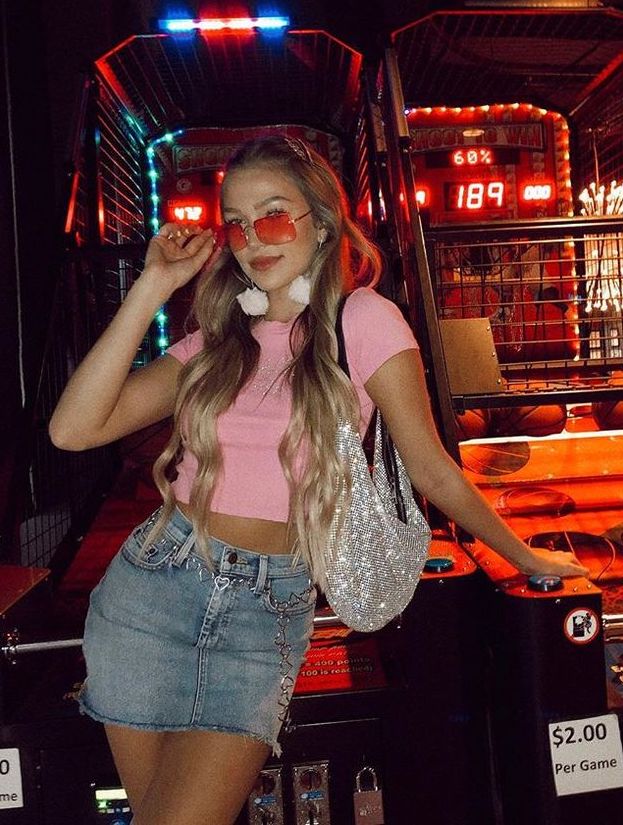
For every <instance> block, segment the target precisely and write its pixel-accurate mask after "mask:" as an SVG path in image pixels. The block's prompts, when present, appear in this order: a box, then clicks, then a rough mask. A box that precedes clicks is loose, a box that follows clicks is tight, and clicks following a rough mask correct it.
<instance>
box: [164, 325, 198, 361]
mask: <svg viewBox="0 0 623 825" xmlns="http://www.w3.org/2000/svg"><path fill="white" fill-rule="evenodd" d="M202 349H203V336H202V335H201V330H200V329H198V330H197V331H196V332H191V333H190V334H189V335H186V336H185V337H184V338H182V339H180V340H179V341H177V343H175V344H173V345H172V346H170V347H169V348H168V349H166V350H165V352H166V354H167V355H172V356H173V358H176V359H177V360H178V361H181V362H182V364H185V363H186V362H187V361H190V359H191V358H192V357H193V355H196V354H197V353H198V352H201V350H202Z"/></svg>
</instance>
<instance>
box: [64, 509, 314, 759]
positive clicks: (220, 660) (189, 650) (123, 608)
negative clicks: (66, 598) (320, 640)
mask: <svg viewBox="0 0 623 825" xmlns="http://www.w3.org/2000/svg"><path fill="white" fill-rule="evenodd" d="M157 516H158V511H157V512H156V513H154V514H153V515H152V516H150V518H148V519H147V520H146V521H145V522H143V523H142V524H140V525H139V526H138V527H137V528H136V529H135V530H134V531H133V532H132V533H131V535H130V536H129V537H128V538H127V540H126V541H125V542H124V544H123V546H122V547H121V549H120V551H119V553H118V554H117V555H116V556H115V558H114V559H113V560H112V562H111V563H110V565H109V567H108V569H107V571H106V573H105V575H104V577H103V578H102V580H101V581H100V583H99V584H98V585H97V587H96V588H95V589H94V590H93V592H92V594H91V600H90V607H89V612H88V615H87V619H86V624H85V631H84V642H83V651H84V656H85V659H86V665H87V678H86V681H85V683H84V685H83V688H82V690H81V693H80V706H81V709H82V711H83V712H84V713H86V714H88V715H89V716H91V717H93V718H94V719H96V720H98V721H100V722H106V723H111V724H116V725H127V726H129V727H132V728H140V729H143V730H154V731H178V730H192V729H204V730H215V731H224V732H227V733H234V734H240V735H243V736H249V737H251V738H254V739H258V740H260V741H262V742H265V743H267V744H268V745H270V747H271V748H272V749H273V752H274V753H275V754H277V755H278V754H279V752H280V748H279V745H278V744H277V737H278V734H279V731H280V729H281V726H282V723H283V721H284V720H285V718H286V714H287V708H288V704H289V702H290V699H291V696H292V691H293V688H294V682H295V680H296V676H297V673H298V671H299V668H300V666H301V664H302V661H303V658H304V655H305V652H306V650H307V648H308V647H309V639H310V636H311V632H312V627H313V616H314V605H315V600H316V591H315V588H314V586H313V584H312V582H311V580H310V576H309V570H308V568H307V566H306V565H305V564H304V563H303V562H301V561H296V562H295V563H294V560H293V557H292V556H291V555H278V554H261V553H255V552H251V551H249V550H244V549H241V548H239V547H232V546H230V545H228V544H225V543H223V542H222V541H219V540H216V539H211V540H210V553H211V560H212V567H210V565H208V564H206V561H205V559H204V558H203V557H202V556H201V555H200V554H199V552H198V551H197V550H196V547H195V541H194V536H193V532H192V525H191V524H190V522H189V521H188V520H187V519H186V517H185V516H184V515H183V514H182V513H181V512H180V511H179V510H177V509H176V510H175V511H174V514H173V516H172V517H171V519H170V521H169V522H168V524H167V525H166V526H165V528H164V531H163V532H162V533H161V535H160V537H158V538H157V539H156V541H155V542H154V543H149V544H146V542H145V537H146V536H147V534H148V533H149V530H150V528H151V526H152V525H153V523H154V521H155V519H156V518H157Z"/></svg>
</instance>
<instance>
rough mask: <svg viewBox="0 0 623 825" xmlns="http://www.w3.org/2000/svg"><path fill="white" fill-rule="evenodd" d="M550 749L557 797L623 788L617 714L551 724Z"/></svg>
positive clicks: (621, 751)
mask: <svg viewBox="0 0 623 825" xmlns="http://www.w3.org/2000/svg"><path fill="white" fill-rule="evenodd" d="M549 748H550V753H551V756H552V770H553V772H554V782H555V783H556V793H557V795H558V796H568V795H569V794H575V793H587V792H589V791H601V790H604V789H606V788H620V787H623V749H622V748H621V733H620V731H619V722H618V719H617V716H616V714H614V713H610V714H607V715H605V716H592V717H590V718H588V719H572V720H568V721H566V722H552V723H550V725H549Z"/></svg>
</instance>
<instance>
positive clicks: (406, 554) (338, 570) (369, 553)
mask: <svg viewBox="0 0 623 825" xmlns="http://www.w3.org/2000/svg"><path fill="white" fill-rule="evenodd" d="M343 308H344V299H343V300H342V303H341V305H340V307H339V309H338V316H337V321H336V334H337V339H338V350H339V355H338V362H339V364H340V366H341V367H342V369H343V370H344V372H346V374H347V375H349V376H350V372H349V370H348V362H347V359H346V349H345V347H344V337H343V333H342V310H343ZM337 450H338V454H339V455H340V456H341V457H342V458H343V459H344V461H345V462H346V463H347V464H348V466H349V468H350V472H351V476H352V495H351V497H350V502H349V501H348V495H347V491H346V490H342V491H339V492H338V496H337V501H336V512H335V516H334V519H333V524H332V527H331V530H330V535H329V540H328V543H327V546H326V549H325V561H326V568H327V586H326V590H325V596H326V597H327V601H328V602H329V605H330V606H331V607H332V609H333V611H334V612H335V614H336V615H337V616H338V617H339V618H340V619H341V621H343V622H344V624H346V625H348V626H349V627H351V628H353V630H359V631H364V632H371V631H373V630H379V629H380V628H381V627H384V626H385V625H386V624H387V623H388V622H390V621H391V620H392V619H394V618H395V617H396V616H397V615H398V614H400V613H402V611H403V610H404V609H405V607H406V606H407V605H408V604H409V602H410V601H411V599H412V598H413V594H414V592H415V588H416V585H417V583H418V581H419V579H420V575H421V573H422V569H423V567H424V563H425V561H426V557H427V555H428V548H429V545H430V540H431V531H430V528H429V526H428V524H427V523H426V520H425V519H424V516H423V515H422V513H421V512H420V510H419V508H418V506H417V504H416V502H415V499H414V497H413V488H412V487H411V481H410V480H409V476H408V474H407V471H406V470H405V467H404V465H403V463H402V460H401V458H400V456H399V455H398V452H397V450H396V448H395V447H394V444H393V442H392V440H391V436H390V435H389V432H388V430H387V427H386V425H385V422H384V421H383V420H382V418H381V415H380V412H379V411H378V410H377V413H376V424H375V438H374V458H373V469H372V474H370V468H369V466H368V460H367V458H366V455H365V453H364V451H363V446H362V443H361V438H360V436H359V433H358V432H357V431H356V430H355V429H354V427H353V426H352V424H350V422H346V421H340V422H338V428H337Z"/></svg>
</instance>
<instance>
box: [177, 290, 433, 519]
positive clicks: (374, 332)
mask: <svg viewBox="0 0 623 825" xmlns="http://www.w3.org/2000/svg"><path fill="white" fill-rule="evenodd" d="M292 323H293V321H289V322H282V321H266V320H262V321H259V322H258V323H257V324H256V326H254V327H253V335H254V337H255V339H256V340H257V341H258V343H259V344H260V347H261V352H260V359H259V363H258V367H257V371H256V372H255V374H254V375H253V377H252V378H251V379H250V381H249V382H248V384H247V385H246V386H245V387H243V389H242V390H241V391H240V393H239V394H238V397H237V399H236V401H235V402H234V403H233V404H232V406H231V407H230V408H229V409H228V410H227V411H226V412H224V413H223V414H222V415H220V416H219V419H218V421H217V435H218V439H219V443H220V446H221V450H222V454H223V467H222V472H221V474H220V475H219V477H218V479H217V482H216V485H215V489H214V495H213V498H212V504H211V508H212V510H213V511H215V512H217V513H227V514H229V515H233V516H243V517H246V518H260V519H268V520H269V521H281V522H285V521H287V520H288V511H289V490H288V485H287V482H286V479H285V476H284V473H283V469H282V467H281V463H280V461H279V456H278V447H279V442H280V440H281V437H282V435H283V433H284V432H285V429H286V427H287V424H288V421H289V418H290V414H291V410H292V396H291V392H290V388H289V386H288V384H287V381H285V380H281V379H279V380H277V381H275V379H276V378H277V377H278V376H279V374H280V372H281V370H283V368H284V367H285V366H286V364H287V363H288V361H289V359H290V357H291V356H290V347H289V338H290V329H291V328H292ZM342 325H343V329H344V340H345V343H346V354H347V356H348V366H349V370H350V374H351V380H352V382H353V384H354V386H355V390H356V392H357V396H358V398H359V404H360V408H361V419H360V431H361V433H362V435H363V434H364V433H365V431H366V429H367V426H368V424H369V422H370V418H371V416H372V412H373V409H374V405H373V403H372V400H371V399H370V396H369V395H368V394H367V393H366V391H365V389H364V384H365V383H366V381H367V380H368V379H369V378H370V377H371V376H372V374H373V373H374V372H376V370H377V369H378V368H379V367H380V366H381V365H382V364H384V363H385V361H387V360H389V359H390V358H391V357H392V356H393V355H396V354H397V353H398V352H402V351H403V350H406V349H417V343H416V341H415V338H414V337H413V333H412V332H411V328H410V327H409V325H408V324H407V322H406V321H405V320H404V318H403V317H402V315H401V313H400V310H399V309H398V308H397V307H396V306H395V305H394V304H393V303H391V301H388V300H387V299H386V298H383V297H382V296H381V295H379V294H378V293H377V292H375V291H374V290H373V289H369V288H361V289H357V290H355V291H354V292H353V293H352V295H351V296H350V297H349V298H348V300H347V302H346V305H345V307H344V314H343V320H342ZM201 347H202V338H201V332H200V331H197V332H193V333H191V334H190V335H187V336H186V337H185V338H183V339H182V340H181V341H178V342H177V343H176V344H174V345H173V346H172V347H169V349H168V350H167V353H168V354H169V355H172V356H173V357H174V358H176V359H177V360H178V361H181V362H182V363H183V364H184V363H186V361H188V360H189V359H190V358H192V356H193V355H196V354H197V353H198V352H199V351H200V350H201ZM196 472H197V459H196V458H195V456H194V455H193V454H192V453H191V452H190V451H189V450H188V449H187V450H186V451H185V452H184V454H183V456H182V460H181V462H180V463H179V464H178V465H177V473H178V475H177V478H176V479H175V481H174V482H173V484H172V487H173V492H174V495H175V497H176V498H177V500H178V501H181V502H185V503H188V500H189V496H190V490H191V487H192V483H193V480H194V478H195V475H196Z"/></svg>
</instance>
